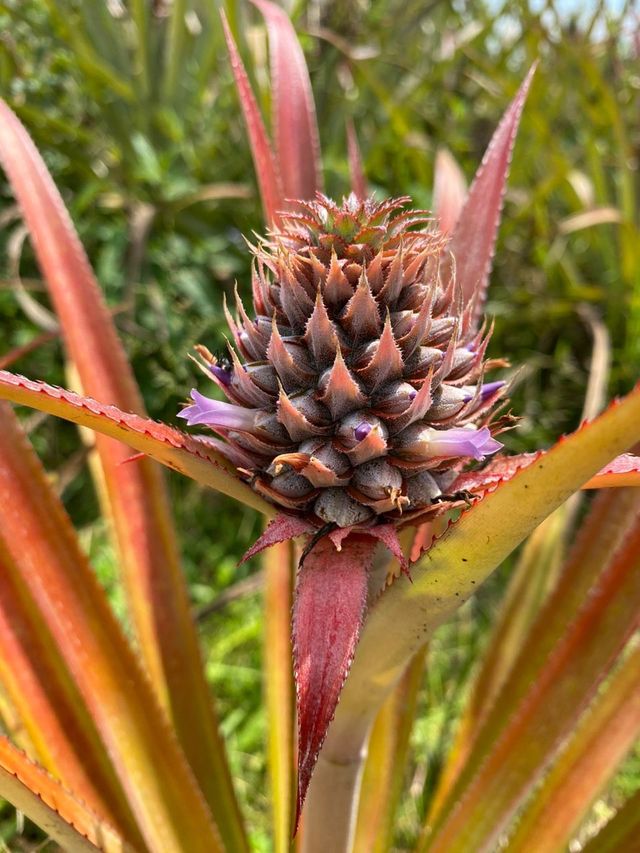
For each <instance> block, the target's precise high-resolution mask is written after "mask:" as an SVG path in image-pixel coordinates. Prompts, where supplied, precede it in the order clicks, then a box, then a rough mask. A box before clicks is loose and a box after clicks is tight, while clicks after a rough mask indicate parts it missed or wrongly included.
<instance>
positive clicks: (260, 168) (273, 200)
mask: <svg viewBox="0 0 640 853" xmlns="http://www.w3.org/2000/svg"><path fill="white" fill-rule="evenodd" d="M220 15H221V16H222V27H223V29H224V37H225V39H226V41H227V49H228V51H229V57H230V59H231V70H232V71H233V76H234V78H235V81H236V86H237V87H238V97H239V98H240V106H241V107H242V113H243V115H244V121H245V124H246V126H247V133H248V134H249V144H250V145H251V156H252V157H253V165H254V167H255V170H256V177H257V178H258V186H259V187H260V196H261V198H262V207H263V208H264V218H265V220H266V221H267V224H269V225H273V224H277V221H278V210H279V209H281V208H282V206H283V205H282V201H283V196H282V188H281V186H280V177H279V175H278V172H277V168H276V163H275V160H274V156H273V152H272V150H271V145H270V144H269V138H268V136H267V132H266V130H265V128H264V124H263V122H262V116H261V115H260V110H259V109H258V104H257V103H256V99H255V97H254V94H253V91H252V90H251V84H250V83H249V78H248V77H247V72H246V70H245V67H244V65H243V63H242V59H241V57H240V53H239V52H238V48H237V46H236V43H235V41H234V38H233V35H232V33H231V30H230V28H229V24H228V22H227V18H226V15H225V13H224V10H222V9H221V10H220Z"/></svg>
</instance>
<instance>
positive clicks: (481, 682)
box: [427, 503, 569, 825]
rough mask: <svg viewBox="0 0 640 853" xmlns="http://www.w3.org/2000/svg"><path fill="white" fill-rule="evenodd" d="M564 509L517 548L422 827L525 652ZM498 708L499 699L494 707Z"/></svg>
mask: <svg viewBox="0 0 640 853" xmlns="http://www.w3.org/2000/svg"><path fill="white" fill-rule="evenodd" d="M567 507H568V503H567V504H565V505H564V506H562V507H559V508H558V509H557V510H556V511H555V512H554V513H553V514H552V515H550V516H549V517H548V518H546V519H545V520H544V521H543V522H542V524H541V525H540V526H539V527H538V528H536V530H534V531H533V533H532V534H531V536H530V537H529V539H528V540H527V542H526V543H525V545H524V547H523V549H522V553H521V555H520V559H519V560H518V563H517V565H516V567H515V569H514V571H513V575H512V577H511V578H510V580H509V586H508V587H507V591H506V593H505V597H504V600H503V601H502V603H501V606H500V610H499V612H498V614H497V617H496V619H495V622H494V625H493V629H492V632H491V637H490V639H489V643H488V645H487V647H486V649H485V652H484V654H483V656H482V660H481V663H480V666H479V669H478V671H477V672H476V675H475V677H474V681H473V686H472V689H471V694H470V696H469V699H468V700H467V703H466V705H465V709H464V711H463V714H462V717H461V719H460V720H459V721H458V723H457V731H456V734H455V738H454V740H453V743H452V745H451V747H450V749H449V751H448V754H447V759H446V763H445V766H444V768H443V771H442V774H441V776H440V778H439V779H438V785H437V788H436V790H435V793H434V795H433V798H432V800H431V802H430V804H429V813H428V815H427V824H428V825H432V824H433V822H434V820H435V818H436V816H437V815H438V813H439V812H440V809H441V808H442V806H443V805H444V802H445V801H446V799H447V796H448V795H449V794H450V792H451V789H452V787H453V785H454V783H455V782H456V780H457V779H458V777H459V775H460V773H461V771H462V769H463V768H464V767H465V763H466V762H467V761H468V759H469V753H470V752H471V750H472V748H473V745H474V742H475V740H476V738H477V737H478V734H479V732H480V731H481V726H482V723H483V722H484V721H485V719H486V717H487V715H488V714H489V712H490V711H491V709H492V707H493V706H494V704H495V702H496V698H497V697H498V696H499V695H500V690H501V688H502V687H503V685H504V683H505V681H506V679H507V677H508V676H509V673H510V672H511V671H512V669H513V666H514V664H515V662H516V660H517V659H518V656H519V654H520V653H521V652H522V650H523V649H525V648H528V645H529V644H528V632H529V630H530V628H531V624H532V622H533V621H534V620H535V618H536V616H537V615H538V612H539V610H540V607H541V604H542V602H543V601H544V599H545V597H546V595H547V594H548V592H549V590H550V589H551V588H552V587H553V585H554V584H555V581H556V580H557V576H558V571H559V569H560V565H561V560H562V554H563V545H564V542H563V534H564V532H565V525H566V521H567V519H568V516H569V513H568V511H567ZM503 705H504V700H502V704H501V706H500V707H503Z"/></svg>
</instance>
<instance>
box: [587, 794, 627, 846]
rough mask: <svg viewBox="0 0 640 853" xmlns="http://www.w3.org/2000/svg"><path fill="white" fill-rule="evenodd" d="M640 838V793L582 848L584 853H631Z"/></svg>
mask: <svg viewBox="0 0 640 853" xmlns="http://www.w3.org/2000/svg"><path fill="white" fill-rule="evenodd" d="M639 837H640V791H637V792H636V793H635V794H634V795H633V796H632V797H629V799H628V800H627V802H626V803H625V804H624V805H623V806H622V808H621V809H620V810H619V811H617V812H616V813H615V815H614V816H613V817H612V818H611V820H610V821H609V822H608V823H607V824H606V825H605V827H604V829H601V830H600V832H598V833H597V834H596V835H594V837H593V838H592V839H591V840H590V841H589V843H588V844H585V846H584V847H583V848H582V849H583V850H584V851H585V853H633V850H634V845H637V842H638V838H639Z"/></svg>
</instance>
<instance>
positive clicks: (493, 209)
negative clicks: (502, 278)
mask: <svg viewBox="0 0 640 853" xmlns="http://www.w3.org/2000/svg"><path fill="white" fill-rule="evenodd" d="M535 69H536V65H535V64H534V65H533V66H532V67H531V69H530V71H529V73H528V74H527V76H526V77H525V79H524V82H523V84H522V85H521V86H520V89H519V90H518V93H517V95H516V96H515V98H514V99H513V101H512V102H511V105H510V106H509V108H508V110H507V111H506V113H505V114H504V117H503V119H502V121H501V122H500V124H499V125H498V128H497V130H496V131H495V133H494V134H493V138H492V139H491V142H490V143H489V147H488V148H487V150H486V152H485V155H484V157H483V159H482V163H481V165H480V168H479V169H478V171H477V173H476V176H475V178H474V181H473V184H472V185H471V189H470V190H469V195H468V197H467V201H466V203H465V205H464V208H463V209H462V212H461V213H460V218H459V220H458V224H457V225H456V228H455V230H454V232H453V235H452V237H451V242H450V243H449V245H448V246H447V249H446V250H445V251H446V255H445V257H444V259H443V260H444V269H445V271H446V269H447V267H448V268H449V269H450V270H451V269H452V261H451V256H453V258H454V260H455V270H456V279H457V280H458V283H459V285H460V289H461V291H462V296H463V298H464V301H465V303H466V304H469V303H473V317H474V323H475V322H477V320H478V318H479V317H480V316H481V314H482V309H483V306H484V303H485V299H486V292H487V285H488V282H489V272H490V271H491V261H492V259H493V253H494V249H495V243H496V235H497V233H498V224H499V222H500V213H501V212H502V202H503V199H504V191H505V187H506V181H507V175H508V173H509V164H510V162H511V152H512V150H513V144H514V142H515V138H516V133H517V131H518V125H519V123H520V116H521V114H522V108H523V107H524V102H525V100H526V97H527V93H528V91H529V87H530V85H531V80H532V78H533V74H534V71H535Z"/></svg>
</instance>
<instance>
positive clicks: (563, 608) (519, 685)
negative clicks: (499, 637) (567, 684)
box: [441, 489, 640, 811]
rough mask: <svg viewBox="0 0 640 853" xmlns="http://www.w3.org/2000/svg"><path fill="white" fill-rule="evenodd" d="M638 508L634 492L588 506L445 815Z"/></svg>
mask: <svg viewBox="0 0 640 853" xmlns="http://www.w3.org/2000/svg"><path fill="white" fill-rule="evenodd" d="M639 508H640V492H638V491H636V490H635V489H621V490H611V491H604V492H602V493H601V494H600V495H598V496H597V498H596V499H595V501H594V502H593V504H592V507H591V510H590V512H589V515H588V516H587V518H586V520H585V522H584V524H583V525H582V527H581V529H580V532H579V534H578V536H577V538H576V541H575V544H574V546H573V548H572V549H571V552H570V553H569V556H568V559H567V560H566V562H565V564H564V566H563V568H562V572H561V574H560V578H559V581H558V584H557V586H556V587H555V588H554V589H553V591H552V594H551V595H550V597H549V599H548V600H547V601H546V602H545V604H544V606H543V607H542V609H541V610H540V612H539V613H538V615H537V616H536V618H535V620H534V621H533V623H532V624H531V626H530V629H529V631H528V633H527V636H526V638H525V640H524V641H523V643H522V647H521V649H520V650H519V652H518V653H517V655H516V658H515V660H514V661H513V663H512V665H511V668H510V671H509V674H508V676H507V679H506V681H504V682H503V684H502V685H501V686H500V689H499V691H498V694H497V696H495V697H494V701H493V703H492V705H491V706H490V708H489V709H488V711H487V712H486V713H485V715H484V719H483V721H482V725H481V727H480V728H479V730H478V731H476V733H475V737H474V740H473V743H472V747H471V751H470V753H469V754H468V756H467V758H466V760H465V762H464V764H463V766H462V768H461V770H460V774H459V778H458V779H457V781H456V784H455V785H453V786H452V789H451V791H450V794H449V796H448V798H447V801H446V804H441V808H443V809H444V810H445V811H447V810H449V809H451V808H453V807H454V804H455V803H456V802H457V797H458V795H459V794H460V792H461V791H462V790H463V789H464V788H465V787H466V786H467V785H468V784H469V782H470V780H471V778H472V777H473V775H474V774H475V773H476V772H477V771H478V769H479V768H480V767H481V765H482V764H483V762H484V761H485V759H486V756H487V755H488V754H489V753H490V752H491V751H492V749H493V745H494V744H495V743H496V742H497V741H498V740H499V739H500V737H501V734H502V732H503V731H504V729H505V727H506V725H507V724H508V722H509V720H511V719H512V718H513V717H514V715H515V714H516V712H517V709H518V707H519V706H520V704H521V703H522V702H523V701H524V697H525V696H526V695H527V692H528V690H529V688H530V685H532V684H535V683H536V682H537V681H538V679H539V678H540V677H541V673H542V671H543V669H544V667H545V665H546V661H547V660H548V658H549V657H550V655H551V654H552V651H553V648H554V646H555V645H556V644H557V643H559V642H560V639H561V638H562V636H563V634H564V632H565V630H566V626H567V625H568V624H569V623H570V622H572V621H573V620H574V619H575V615H576V613H577V612H578V610H579V609H580V607H581V605H582V603H583V601H584V600H585V599H586V598H587V596H588V595H589V590H590V589H591V588H592V587H593V586H594V584H595V583H596V579H597V577H598V574H599V572H600V571H601V569H602V566H603V565H604V564H605V563H606V561H607V560H608V559H609V556H610V555H611V553H613V552H614V551H615V550H616V549H617V548H618V547H619V545H620V543H621V541H622V539H623V537H624V535H625V532H626V530H627V529H628V527H629V525H630V524H631V523H632V521H633V519H634V518H635V516H636V514H637V512H638V509H639Z"/></svg>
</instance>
